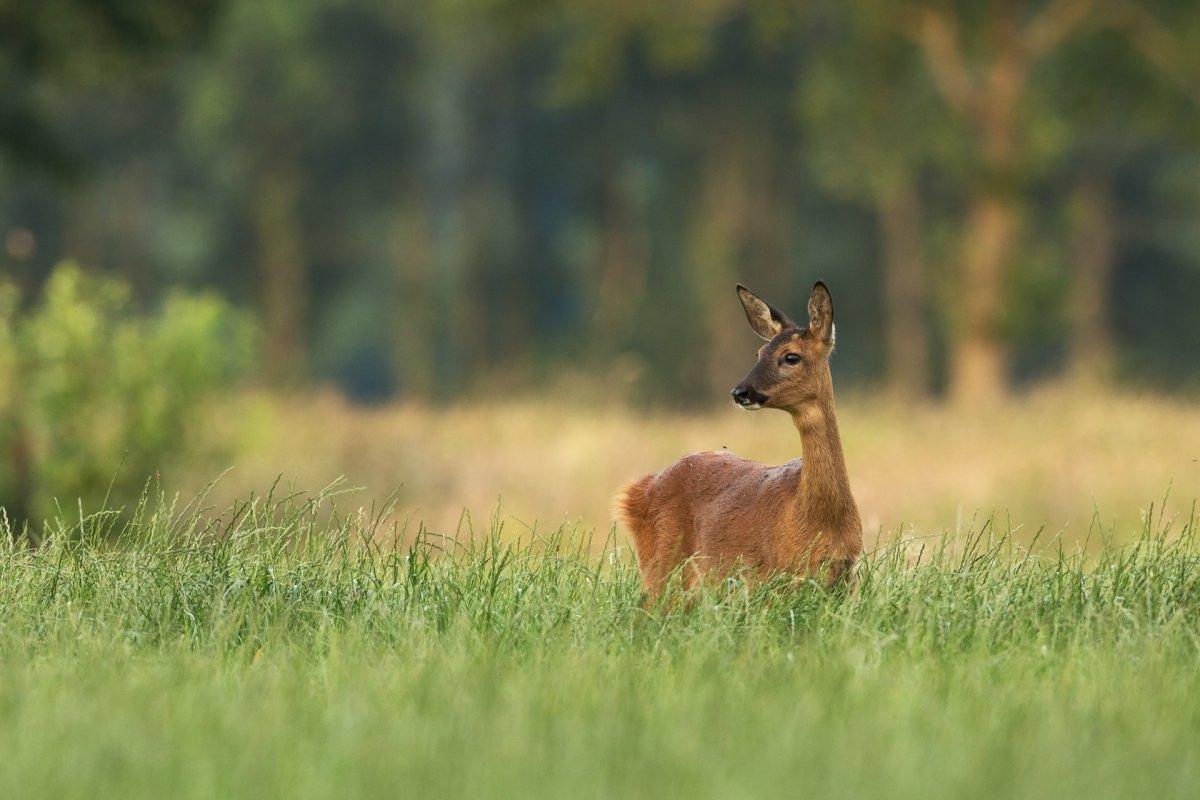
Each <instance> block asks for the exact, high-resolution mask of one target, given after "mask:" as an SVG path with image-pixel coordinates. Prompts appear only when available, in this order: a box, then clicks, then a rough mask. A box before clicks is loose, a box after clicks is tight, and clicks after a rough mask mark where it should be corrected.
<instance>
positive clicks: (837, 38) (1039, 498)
mask: <svg viewBox="0 0 1200 800" xmlns="http://www.w3.org/2000/svg"><path fill="white" fill-rule="evenodd" d="M0 65H2V68H0V237H2V244H3V250H2V252H0V259H2V263H3V268H4V284H3V289H0V454H2V459H0V461H2V463H0V504H2V505H3V506H4V509H5V512H6V514H7V515H8V518H9V519H10V520H13V521H15V524H19V525H24V524H25V523H26V522H28V523H30V524H31V525H32V526H34V527H36V526H37V525H38V524H39V521H40V520H42V519H44V518H45V517H47V516H50V515H53V514H55V513H63V512H62V509H64V508H65V509H67V510H68V511H70V512H71V513H76V514H77V513H78V511H77V510H76V509H77V508H82V509H94V508H97V507H100V506H102V505H103V504H104V503H106V502H107V503H109V504H114V503H115V504H117V505H120V504H122V503H124V504H128V503H131V502H133V501H135V500H136V498H137V497H138V495H139V494H140V493H141V492H142V491H143V490H144V487H146V485H147V483H146V481H147V479H148V478H150V477H152V476H153V477H154V478H155V483H154V484H153V485H154V486H156V487H159V488H160V489H161V490H162V491H166V492H168V493H173V492H175V491H181V492H185V493H186V492H193V491H196V490H197V489H198V488H199V487H201V486H203V485H204V484H205V483H207V482H208V481H209V480H210V479H212V478H214V477H215V476H216V475H217V474H219V473H221V472H222V470H223V469H224V468H226V467H228V466H231V465H232V466H233V470H232V471H231V472H230V473H229V474H228V475H226V476H225V477H224V478H222V479H221V481H220V482H219V483H218V485H217V488H216V489H215V490H214V491H213V493H212V495H211V497H212V498H215V499H213V500H211V502H213V503H216V504H218V505H219V503H220V502H223V501H224V500H225V499H228V498H232V497H236V496H245V495H246V493H248V492H251V491H262V490H265V489H266V488H267V487H269V486H270V485H271V483H272V481H273V480H274V478H276V477H278V476H282V477H283V478H284V481H285V483H287V484H289V485H292V484H294V485H298V486H303V487H305V488H316V487H317V486H318V485H321V484H323V483H324V482H327V481H330V480H333V479H334V478H336V477H337V476H339V475H344V476H346V478H347V481H348V484H349V485H352V486H362V487H364V491H363V492H360V493H359V495H358V499H357V500H355V501H354V502H364V503H369V502H371V501H377V500H379V499H380V498H383V497H387V496H389V495H390V494H391V493H393V492H396V494H395V495H394V496H395V497H396V500H397V506H396V508H397V510H396V514H397V516H398V517H399V518H404V519H408V520H410V522H412V523H413V524H414V525H415V524H418V523H419V522H421V521H424V522H426V523H428V524H430V525H431V526H433V527H436V528H438V529H439V530H452V529H454V528H455V527H457V526H458V525H459V524H460V523H459V520H460V517H461V516H462V514H463V510H464V508H466V509H469V510H470V511H471V513H473V514H474V517H475V519H476V520H479V519H481V518H482V519H484V520H486V519H487V518H488V517H489V515H490V514H491V513H492V510H493V509H494V508H495V507H496V506H497V503H499V504H500V505H499V507H500V509H501V511H502V514H511V515H512V518H513V519H515V520H516V521H518V522H519V523H523V524H529V525H533V524H534V523H533V521H534V520H541V521H542V523H541V524H547V523H548V524H551V525H553V524H557V522H559V521H561V520H563V519H568V520H582V521H583V522H584V523H585V525H588V526H594V527H597V528H599V529H600V530H602V531H604V530H607V529H608V525H609V519H610V518H609V515H608V498H609V497H610V496H611V494H612V491H613V489H614V488H615V487H616V485H617V484H618V483H620V482H621V481H622V480H625V479H627V478H629V477H632V476H634V475H636V474H639V473H640V472H644V471H648V470H652V469H657V468H660V467H662V466H664V465H665V464H667V463H669V462H670V461H672V460H674V459H675V458H677V457H678V456H679V455H682V454H683V453H684V452H685V451H686V450H688V449H705V448H713V447H721V446H729V447H730V448H731V449H733V450H735V451H737V452H739V453H740V454H743V455H746V456H749V457H756V458H761V459H764V460H768V461H782V460H786V459H788V458H791V457H794V456H795V455H797V454H798V450H799V442H798V439H797V437H795V436H794V434H793V433H792V431H791V430H790V428H789V427H788V423H787V421H786V420H785V419H784V418H783V417H782V416H775V415H756V416H751V415H739V414H736V413H735V412H734V411H733V410H731V409H729V408H728V407H727V405H728V403H727V393H728V390H729V388H730V387H731V386H732V385H733V384H734V383H735V382H736V381H737V380H738V379H739V378H740V377H741V375H742V374H744V372H745V371H746V370H747V369H748V368H749V367H750V366H751V364H752V362H753V357H754V349H755V339H754V336H753V334H752V333H751V332H750V331H749V329H748V327H747V326H746V324H745V322H744V319H743V317H742V313H741V310H740V307H739V305H738V303H737V301H736V298H735V296H734V294H733V291H732V289H733V285H734V283H735V282H738V281H740V282H743V283H745V284H747V285H748V286H750V287H751V288H752V289H754V290H755V291H756V292H758V293H760V294H761V295H763V296H764V297H766V298H767V299H769V300H771V301H772V302H774V303H775V304H776V305H778V306H780V307H782V308H784V309H785V310H789V311H791V312H792V313H793V315H800V314H801V313H802V310H803V304H804V300H805V298H806V297H807V294H808V290H809V288H810V287H811V285H812V282H813V281H814V280H816V279H818V278H820V279H823V280H825V281H826V282H827V283H828V284H829V285H830V287H831V289H832V291H833V295H834V299H835V304H836V309H837V319H838V333H839V349H838V353H837V354H836V356H835V362H834V376H835V382H836V385H837V387H838V390H839V397H840V409H841V416H842V429H843V432H844V436H845V437H846V440H847V448H848V455H849V460H850V471H851V475H852V477H853V479H854V482H855V491H856V493H857V494H858V496H859V499H860V504H861V505H862V506H863V511H864V519H865V521H866V523H867V526H868V528H869V529H872V530H871V531H870V532H869V533H876V532H881V533H884V534H887V533H890V532H896V531H899V530H902V529H903V528H904V525H905V524H911V525H912V526H914V528H916V529H917V530H918V531H922V532H926V531H935V530H947V529H955V528H960V529H961V528H965V527H967V526H969V525H970V524H971V520H972V519H973V518H978V517H980V516H981V515H982V516H984V517H986V516H987V515H988V514H990V513H991V512H992V510H996V511H997V512H998V513H1000V514H1001V515H1002V516H1003V518H1004V519H1005V523H1004V524H1005V525H1007V526H1011V527H1018V526H1024V527H1023V528H1022V530H1026V531H1030V532H1031V533H1030V535H1032V531H1035V530H1036V529H1038V528H1041V527H1045V528H1046V529H1047V530H1049V531H1050V532H1051V533H1063V535H1065V536H1066V537H1068V538H1082V537H1084V536H1086V534H1087V530H1088V528H1089V525H1092V523H1093V521H1095V520H1098V521H1101V522H1102V523H1103V524H1102V526H1101V527H1104V526H1115V527H1113V530H1115V531H1117V532H1118V533H1120V534H1122V535H1123V534H1126V533H1130V532H1136V530H1137V527H1138V526H1139V525H1141V524H1143V522H1144V521H1145V519H1146V518H1147V515H1148V514H1149V513H1152V506H1151V503H1155V506H1154V509H1156V510H1154V511H1153V513H1162V500H1161V498H1162V497H1163V496H1164V495H1165V494H1166V493H1167V491H1168V490H1170V491H1171V493H1172V494H1171V498H1173V499H1171V498H1168V512H1169V513H1170V514H1186V513H1188V509H1190V506H1191V498H1192V497H1194V496H1196V495H1197V494H1200V492H1197V489H1200V480H1198V478H1200V463H1198V461H1197V459H1200V403H1198V401H1200V394H1198V392H1200V359H1198V358H1197V357H1196V354H1197V353H1198V352H1200V321H1198V320H1197V316H1196V307H1197V303H1198V302H1200V6H1198V5H1197V4H1195V3H1193V2H1180V1H1177V0H1137V1H1134V0H1130V1H1129V2H1125V1H1123V0H1121V1H1118V0H1048V1H1047V2H1038V1H1036V0H1028V2H1018V1H1017V0H977V1H976V2H937V1H935V0H911V2H891V1H890V0H883V1H882V2H857V0H842V1H840V2H779V1H777V0H689V2H675V1H674V0H661V1H660V2H655V3H643V2H627V0H604V1H603V2H601V1H600V0H528V1H526V0H476V1H475V2H467V1H466V0H419V1H417V0H413V1H412V2H407V3H392V2H385V1H384V0H310V1H309V2H299V3H298V2H284V1H283V0H111V1H110V2H101V0H43V2H39V3H29V2H21V0H8V1H7V2H3V1H0ZM105 498H108V499H107V501H106V499H105ZM475 527H476V528H478V527H479V523H478V522H477V523H476V525H475ZM485 527H486V524H485ZM1093 527H1095V526H1094V525H1093Z"/></svg>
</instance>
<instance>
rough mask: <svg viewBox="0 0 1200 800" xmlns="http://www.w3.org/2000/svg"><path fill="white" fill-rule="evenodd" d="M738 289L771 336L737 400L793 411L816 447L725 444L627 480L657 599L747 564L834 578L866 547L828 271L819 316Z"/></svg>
mask: <svg viewBox="0 0 1200 800" xmlns="http://www.w3.org/2000/svg"><path fill="white" fill-rule="evenodd" d="M737 292H738V296H739V298H740V299H741V301H742V306H743V308H744V309H745V311H746V317H747V319H748V320H749V321H750V326H751V327H752V328H753V329H754V331H755V332H756V333H757V334H758V335H759V336H761V337H762V338H763V339H765V340H766V344H764V345H763V346H762V347H761V348H760V349H759V351H758V363H757V364H756V365H755V366H754V368H753V369H751V370H750V373H749V374H748V375H747V376H746V378H745V380H743V381H742V383H741V384H739V385H738V386H737V388H735V389H734V390H733V397H734V400H735V401H736V402H737V403H738V404H739V405H741V406H742V407H743V408H746V409H747V410H752V411H753V410H758V409H759V408H777V409H780V410H782V411H786V412H787V413H788V414H789V415H790V416H791V418H792V421H793V423H794V424H795V426H796V429H797V430H798V431H799V433H800V442H801V446H802V447H803V454H804V458H803V459H794V460H792V461H789V462H787V463H786V464H781V465H780V466H777V467H771V466H766V465H764V464H759V463H758V462H755V461H749V460H747V459H744V458H739V457H737V456H735V455H733V454H731V453H728V452H725V451H716V452H708V453H695V454H693V455H689V456H685V457H684V458H682V459H680V460H679V461H677V462H675V463H674V464H672V465H671V466H669V467H667V468H666V469H664V470H663V471H662V472H659V473H657V474H654V475H646V476H643V477H641V478H638V479H637V480H635V481H633V482H631V483H629V484H627V485H626V486H625V487H624V488H622V489H621V491H620V493H619V494H618V495H617V498H616V513H617V516H618V517H619V518H620V521H621V522H622V524H623V525H624V526H625V529H626V530H627V531H628V533H629V535H630V536H631V538H632V539H633V544H634V550H635V552H636V553H637V561H638V570H639V572H640V573H641V577H642V583H643V585H644V587H645V591H646V594H647V597H648V599H649V600H651V601H653V600H654V599H656V598H657V597H658V596H659V595H660V593H661V592H662V590H663V588H664V586H665V585H666V582H667V580H668V579H669V578H670V577H671V576H672V575H673V574H676V573H677V572H678V574H679V575H680V577H681V579H682V581H683V586H684V587H685V588H690V587H691V586H693V585H695V583H696V582H697V581H698V580H700V579H702V578H704V577H714V576H715V577H721V576H724V575H727V574H729V573H731V572H732V571H734V570H739V569H744V570H747V571H749V572H750V573H752V574H755V575H759V576H763V577H765V576H768V575H773V574H781V573H782V574H790V575H794V576H797V577H813V578H817V579H819V580H822V581H824V582H825V583H827V584H832V583H834V582H836V581H837V580H839V579H840V578H841V577H842V575H843V574H845V572H846V571H847V570H848V569H849V568H850V567H851V566H852V565H853V564H854V562H855V560H856V559H857V558H858V556H859V554H860V553H861V552H862V524H861V522H860V521H859V516H858V506H857V505H856V504H855V502H854V497H853V496H852V495H851V493H850V480H849V477H848V476H847V473H846V461H845V457H844V456H843V454H842V441H841V437H840V436H839V434H838V426H837V417H836V415H835V413H834V404H833V378H832V376H831V375H830V372H829V356H830V354H831V353H832V352H833V346H834V338H835V330H834V324H833V300H832V298H831V297H830V295H829V290H828V289H827V288H826V287H825V284H823V283H817V285H816V286H814V287H813V291H812V295H811V296H810V298H809V301H808V312H809V323H808V325H807V327H801V326H799V325H797V324H796V323H794V322H792V321H791V320H790V319H789V318H788V317H787V316H786V315H784V314H783V313H782V312H780V311H779V310H778V309H776V308H774V307H773V306H770V305H768V304H767V303H765V302H764V301H763V300H761V299H760V298H758V297H757V296H756V295H754V294H753V293H752V292H750V291H749V290H747V289H746V288H745V287H743V286H740V285H739V286H738V287H737Z"/></svg>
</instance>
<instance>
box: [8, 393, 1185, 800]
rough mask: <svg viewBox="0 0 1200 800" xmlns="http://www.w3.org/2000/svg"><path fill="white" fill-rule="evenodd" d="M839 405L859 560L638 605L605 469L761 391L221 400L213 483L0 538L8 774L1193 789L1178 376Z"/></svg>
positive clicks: (572, 786)
mask: <svg viewBox="0 0 1200 800" xmlns="http://www.w3.org/2000/svg"><path fill="white" fill-rule="evenodd" d="M839 413H840V418H841V423H842V431H843V436H844V438H845V441H846V447H847V457H848V461H849V466H850V473H851V476H852V480H853V482H854V489H855V493H856V496H857V497H858V499H859V503H860V505H861V507H862V509H863V516H864V521H865V523H866V525H867V543H868V551H869V552H868V554H867V555H866V556H865V557H864V559H863V561H862V562H861V563H860V565H859V566H858V567H857V570H856V576H855V583H854V586H853V588H852V589H840V590H836V591H832V592H830V591H825V590H823V589H819V588H817V587H814V586H804V587H801V588H800V589H798V590H796V589H791V590H787V589H785V588H784V587H781V586H775V585H771V584H745V583H741V582H738V581H732V582H730V583H729V584H727V585H723V586H720V587H716V588H715V589H712V590H710V591H709V592H708V593H706V594H703V595H701V596H699V597H698V598H694V600H693V602H691V603H690V604H687V605H686V606H683V607H680V606H678V605H677V606H676V607H674V608H673V609H670V610H666V609H644V608H643V607H642V605H641V601H640V594H639V590H640V587H639V584H638V580H637V575H636V570H635V567H634V565H633V563H632V561H631V555H630V552H629V549H628V546H627V544H626V541H625V539H624V537H623V534H622V533H621V532H620V531H619V530H616V529H614V528H613V527H612V526H611V522H610V518H609V507H608V504H609V498H610V495H611V492H612V490H613V488H614V487H615V486H616V485H618V484H619V482H620V481H622V480H624V479H626V478H628V477H629V476H631V475H635V474H638V473H639V472H641V471H649V470H652V469H656V468H658V467H661V466H663V465H665V464H667V463H669V462H670V461H671V460H673V459H674V458H676V457H678V455H680V454H682V453H685V452H688V451H690V450H697V449H706V448H714V447H720V446H723V445H728V446H729V447H730V448H731V449H734V450H735V451H737V452H739V453H741V454H743V455H747V456H751V457H757V458H760V459H763V460H767V461H782V460H785V459H787V458H791V457H793V456H794V455H796V454H797V451H798V441H797V437H796V436H795V434H794V432H793V431H792V430H791V429H790V427H789V423H788V421H787V420H786V418H784V417H783V416H782V415H779V414H770V413H767V414H757V415H750V414H746V413H744V412H739V411H736V410H734V409H730V408H724V407H715V408H713V409H711V410H705V409H700V410H692V411H686V412H683V411H637V410H633V409H629V408H623V407H621V406H619V405H605V404H597V403H595V402H590V403H589V402H584V401H583V400H581V401H580V402H577V403H576V402H564V401H563V398H555V399H551V400H537V401H535V400H507V401H502V402H500V401H483V400H465V401H462V402H458V403H454V404H450V405H447V406H444V407H437V406H431V405H420V404H405V405H395V406H384V407H376V408H363V407H355V406H352V405H350V404H349V403H347V402H346V401H344V400H342V399H340V398H339V397H338V396H336V395H332V394H330V395H316V396H311V395H310V396H297V397H294V398H291V399H287V398H283V399H280V398H277V397H271V396H264V395H254V394H237V395H233V396H230V397H227V398H225V399H223V400H222V401H221V402H220V403H218V404H217V405H216V406H214V407H213V408H212V409H211V412H210V414H209V418H210V421H209V422H208V424H207V426H206V428H205V432H206V435H207V436H209V437H211V438H212V439H213V440H216V439H218V438H223V439H225V440H227V441H236V442H238V443H239V444H238V446H237V448H236V454H235V457H234V459H233V461H234V464H235V466H234V468H233V469H232V470H230V471H229V472H227V473H226V474H224V475H223V476H222V477H220V478H219V479H218V480H216V481H215V483H214V482H212V476H213V475H215V474H217V473H218V472H219V471H220V469H219V468H220V466H221V465H220V464H214V463H208V462H205V461H204V460H203V459H197V460H195V461H194V462H193V463H191V464H190V466H189V468H188V471H187V472H186V473H183V474H174V475H165V476H164V478H163V481H164V483H165V484H166V485H167V486H168V487H170V486H177V487H189V486H190V488H188V489H187V490H186V491H183V492H181V493H179V494H176V493H175V491H174V489H169V490H164V489H162V488H160V487H159V485H158V484H157V483H152V484H150V485H149V488H148V490H147V493H146V495H145V496H144V497H143V499H142V501H141V502H140V503H138V504H136V505H135V506H133V505H129V504H126V505H118V504H113V507H101V508H93V507H87V506H85V505H80V504H78V503H70V502H62V501H60V502H59V504H58V511H57V512H56V514H55V515H54V516H53V517H52V518H51V519H49V520H47V521H46V523H45V524H44V525H41V526H39V527H38V538H39V539H40V540H41V541H40V544H39V545H38V546H37V547H27V546H25V544H24V543H13V542H12V541H11V537H10V536H8V535H3V536H0V620H2V623H0V676H2V680H0V752H3V753H4V758H3V759H0V797H22V798H25V797H46V798H50V797H53V798H73V797H78V798H84V797H86V798H93V797H122V798H138V797H147V798H149V797H163V796H171V797H195V798H208V797H222V798H237V797H247V798H250V797H255V798H257V797H274V796H296V797H312V798H319V797H347V796H362V797H394V796H412V797H449V796H473V797H655V798H657V797H687V798H705V797H743V796H781V795H797V796H811V797H846V798H852V797H855V798H857V797H871V796H887V797H899V798H904V797H914V798H915V797H921V798H938V797H964V796H969V797H974V798H992V797H997V798H999V797H1021V798H1025V797H1087V798H1089V800H1097V799H1098V798H1108V797H1112V798H1119V797H1120V798H1124V797H1140V796H1157V797H1163V798H1169V797H1190V796H1194V794H1195V786H1196V785H1197V782H1198V781H1200V740H1198V739H1197V737H1196V731H1197V730H1200V670H1197V666H1198V665H1200V541H1197V520H1196V515H1195V510H1194V505H1193V502H1192V499H1191V498H1193V497H1196V496H1198V495H1200V492H1198V491H1197V490H1198V489H1200V481H1197V477H1198V471H1197V463H1196V460H1195V459H1196V458H1197V456H1198V455H1200V412H1198V411H1197V409H1196V408H1195V406H1193V405H1190V404H1188V403H1186V402H1185V401H1182V400H1179V401H1176V400H1170V399H1166V398H1152V397H1138V396H1131V395H1117V394H1105V395H1100V396H1095V397H1086V396H1081V395H1079V394H1078V393H1071V392H1065V391H1056V390H1046V391H1042V392H1038V393H1033V394H1030V395H1027V396H1025V397H1023V398H1022V399H1020V400H1018V401H1015V402H1013V403H1009V404H1006V405H1003V406H998V407H996V408H984V409H967V410H962V409H954V408H952V407H945V406H936V405H917V406H901V405H898V404H892V403H887V402H883V401H878V400H869V399H867V398H863V397H855V396H853V395H850V396H849V397H848V398H846V399H844V400H843V401H841V402H840V404H839ZM321 485H328V486H329V487H330V488H328V489H326V490H324V491H319V492H316V493H314V494H307V493H304V492H302V491H299V490H298V489H296V488H295V487H304V486H321ZM272 487H273V488H272Z"/></svg>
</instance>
